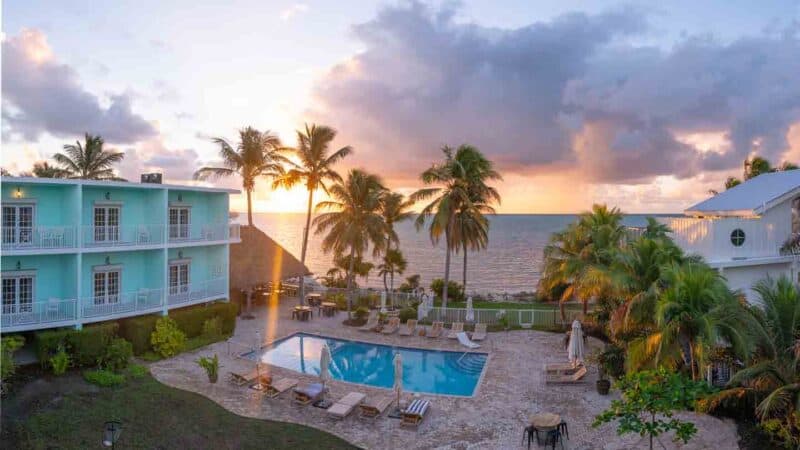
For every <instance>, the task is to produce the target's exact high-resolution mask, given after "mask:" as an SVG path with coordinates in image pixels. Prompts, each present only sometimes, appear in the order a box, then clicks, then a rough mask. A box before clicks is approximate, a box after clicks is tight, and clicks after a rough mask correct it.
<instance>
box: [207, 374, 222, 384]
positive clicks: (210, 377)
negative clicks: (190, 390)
mask: <svg viewBox="0 0 800 450" xmlns="http://www.w3.org/2000/svg"><path fill="white" fill-rule="evenodd" d="M218 379H219V374H216V373H215V374H213V375H212V374H208V382H209V383H211V384H214V383H216V382H217V380H218Z"/></svg>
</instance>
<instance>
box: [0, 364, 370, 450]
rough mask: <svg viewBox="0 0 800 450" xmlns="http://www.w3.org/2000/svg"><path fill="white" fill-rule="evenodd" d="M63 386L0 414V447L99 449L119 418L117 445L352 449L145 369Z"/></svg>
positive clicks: (321, 433) (127, 446)
mask: <svg viewBox="0 0 800 450" xmlns="http://www.w3.org/2000/svg"><path fill="white" fill-rule="evenodd" d="M60 380H61V379H54V380H51V381H50V382H52V383H61V381H60ZM78 382H82V380H75V377H74V376H72V378H71V379H70V381H69V383H66V382H64V383H63V384H64V385H67V384H72V385H75V384H76V383H78ZM87 386H88V385H87ZM68 390H69V391H70V392H67V393H65V394H64V395H63V398H61V399H60V400H58V401H57V402H54V401H49V402H46V404H45V405H41V404H39V405H35V409H33V410H31V409H30V406H31V405H20V406H19V407H20V408H25V409H27V410H25V411H20V412H19V416H24V417H23V418H21V419H19V418H18V419H17V420H16V423H8V422H9V420H8V419H10V421H11V422H15V417H13V416H11V417H9V416H8V415H7V414H4V419H6V420H4V423H3V427H4V428H5V427H9V426H10V427H11V430H9V429H8V428H6V430H5V432H4V433H3V441H4V445H3V447H4V448H20V449H23V448H36V449H38V448H41V449H44V448H100V439H101V434H102V429H103V423H104V422H106V421H108V420H119V421H120V422H121V423H122V427H123V431H122V435H121V437H120V440H119V442H118V444H117V446H116V447H117V448H119V449H125V448H191V449H234V448H237V449H238V448H269V449H296V448H319V449H352V448H355V447H353V446H352V445H350V444H348V443H347V442H346V441H344V440H342V439H340V438H338V437H336V436H333V435H331V434H328V433H325V432H322V431H319V430H316V429H313V428H308V427H305V426H302V425H295V424H289V423H281V422H272V421H268V420H260V419H250V418H244V417H240V416H237V415H235V414H233V413H231V412H228V411H227V410H225V409H223V408H222V407H220V406H219V405H217V404H216V403H214V402H212V401H211V400H209V399H207V398H205V397H202V396H200V395H198V394H194V393H191V392H185V391H181V390H178V389H173V388H170V387H168V386H165V385H163V384H161V383H159V382H158V381H156V380H155V379H154V378H153V377H152V376H150V375H149V374H147V375H145V376H143V377H141V378H139V379H134V378H132V377H129V378H128V381H127V382H126V383H125V384H124V385H122V386H118V387H114V388H93V387H92V388H89V389H87V388H86V387H85V386H78V387H77V388H72V389H68ZM4 406H5V405H4ZM6 413H7V412H6ZM19 416H18V417H19ZM9 431H10V432H9ZM6 445H8V447H6Z"/></svg>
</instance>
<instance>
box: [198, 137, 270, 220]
mask: <svg viewBox="0 0 800 450" xmlns="http://www.w3.org/2000/svg"><path fill="white" fill-rule="evenodd" d="M212 141H213V142H214V143H215V144H217V145H219V156H220V157H221V158H222V164H223V165H224V167H203V168H201V169H199V170H198V171H197V172H195V173H194V178H195V179H196V180H206V179H214V178H219V177H228V176H231V175H239V176H240V177H241V178H242V189H244V191H245V193H246V194H247V225H249V226H251V227H252V226H253V201H252V194H253V190H254V189H255V187H256V179H257V178H258V177H261V176H266V177H273V178H275V177H279V176H281V175H282V174H283V165H282V164H283V163H284V162H285V158H284V157H283V156H282V155H281V154H280V152H279V149H280V148H281V140H280V138H278V136H276V135H275V134H273V133H272V132H270V131H269V130H267V131H264V132H261V131H258V130H256V129H255V128H253V127H246V128H242V129H241V130H239V143H238V144H237V145H236V148H235V149H234V147H233V146H232V145H231V144H230V143H229V142H228V141H226V140H225V139H223V138H220V137H216V138H213V139H212Z"/></svg>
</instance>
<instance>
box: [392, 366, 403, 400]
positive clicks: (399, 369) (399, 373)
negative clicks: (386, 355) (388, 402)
mask: <svg viewBox="0 0 800 450" xmlns="http://www.w3.org/2000/svg"><path fill="white" fill-rule="evenodd" d="M394 392H395V393H396V394H397V407H398V408H399V407H400V396H401V395H402V394H403V358H401V357H400V353H397V354H396V355H394Z"/></svg>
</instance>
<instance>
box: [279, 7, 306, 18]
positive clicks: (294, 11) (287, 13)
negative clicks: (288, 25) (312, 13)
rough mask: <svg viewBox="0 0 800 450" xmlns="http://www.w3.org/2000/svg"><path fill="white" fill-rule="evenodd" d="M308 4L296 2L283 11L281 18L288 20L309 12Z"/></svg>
mask: <svg viewBox="0 0 800 450" xmlns="http://www.w3.org/2000/svg"><path fill="white" fill-rule="evenodd" d="M308 9H309V8H308V5H306V4H305V3H295V4H293V5H292V6H290V7H288V8H286V9H284V10H283V11H281V20H283V21H288V20H291V19H292V18H293V17H294V16H297V15H300V14H303V13H306V12H308Z"/></svg>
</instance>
